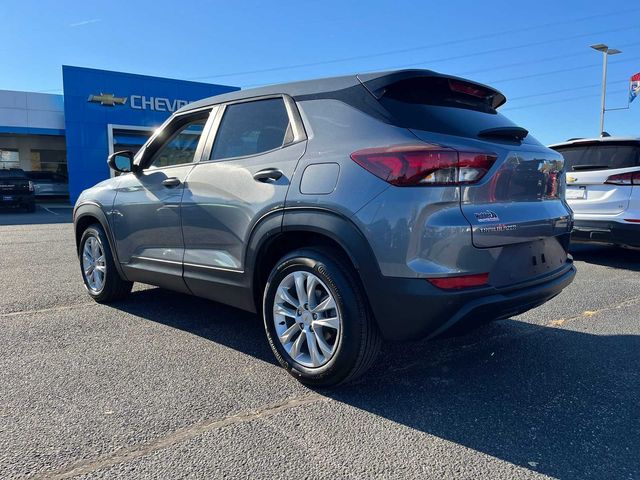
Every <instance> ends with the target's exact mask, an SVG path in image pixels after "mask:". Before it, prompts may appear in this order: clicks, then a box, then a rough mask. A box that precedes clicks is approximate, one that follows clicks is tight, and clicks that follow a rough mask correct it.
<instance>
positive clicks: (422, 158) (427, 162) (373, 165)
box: [351, 144, 498, 187]
mask: <svg viewBox="0 0 640 480" xmlns="http://www.w3.org/2000/svg"><path fill="white" fill-rule="evenodd" d="M351 158H352V159H353V161H354V162H356V163H357V164H358V165H360V166H361V167H363V168H364V169H366V170H367V171H369V172H371V173H373V174H374V175H375V176H376V177H378V178H381V179H382V180H384V181H386V182H389V183H390V184H392V185H395V186H397V187H416V186H442V185H462V184H471V183H476V182H478V181H479V180H480V179H481V178H482V177H484V176H485V174H486V173H487V172H488V171H489V169H490V168H491V166H492V165H493V164H494V162H495V161H496V159H497V158H498V157H497V155H495V154H494V153H486V152H467V151H458V150H455V149H453V148H450V147H442V146H439V145H428V144H424V145H396V146H391V147H382V148H366V149H364V150H358V151H357V152H353V153H352V154H351Z"/></svg>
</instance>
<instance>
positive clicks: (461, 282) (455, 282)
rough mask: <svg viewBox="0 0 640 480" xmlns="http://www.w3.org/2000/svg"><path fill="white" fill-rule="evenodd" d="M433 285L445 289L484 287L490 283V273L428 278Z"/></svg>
mask: <svg viewBox="0 0 640 480" xmlns="http://www.w3.org/2000/svg"><path fill="white" fill-rule="evenodd" d="M427 280H429V282H430V283H431V284H432V285H435V286H436V287H438V288H441V289H443V290H460V289H462V288H473V287H483V286H485V285H488V284H489V274H488V273H476V274H473V275H461V276H458V277H444V278H428V279H427Z"/></svg>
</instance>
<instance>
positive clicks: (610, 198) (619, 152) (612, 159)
mask: <svg viewBox="0 0 640 480" xmlns="http://www.w3.org/2000/svg"><path fill="white" fill-rule="evenodd" d="M557 151H559V152H560V153H561V154H562V155H563V157H564V159H565V163H566V169H567V175H566V179H567V190H566V198H567V202H569V205H571V208H572V209H573V211H574V212H575V213H576V214H586V215H617V214H619V213H622V212H624V211H625V210H626V209H627V208H628V207H629V200H630V198H631V192H632V189H631V188H630V187H629V186H628V185H616V184H615V183H614V182H611V183H607V180H608V179H609V177H612V176H614V175H620V174H624V173H628V172H634V171H637V170H638V167H640V146H639V145H638V142H626V141H620V142H616V141H602V142H600V141H596V142H584V143H583V142H580V143H576V144H571V145H567V146H562V147H558V148H557Z"/></svg>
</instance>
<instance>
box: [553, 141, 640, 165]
mask: <svg viewBox="0 0 640 480" xmlns="http://www.w3.org/2000/svg"><path fill="white" fill-rule="evenodd" d="M556 150H557V151H558V152H560V153H561V154H562V156H563V157H564V161H565V165H566V169H567V171H581V170H582V171H587V170H608V169H614V168H629V167H637V166H640V146H638V145H637V144H628V143H627V144H602V143H598V144H594V145H575V146H570V147H560V148H557V149H556Z"/></svg>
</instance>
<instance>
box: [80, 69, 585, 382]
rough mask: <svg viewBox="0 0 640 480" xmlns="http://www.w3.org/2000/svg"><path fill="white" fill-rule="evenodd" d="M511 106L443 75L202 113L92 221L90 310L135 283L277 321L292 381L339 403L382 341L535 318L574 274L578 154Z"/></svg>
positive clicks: (86, 270) (120, 161)
mask: <svg viewBox="0 0 640 480" xmlns="http://www.w3.org/2000/svg"><path fill="white" fill-rule="evenodd" d="M505 101H506V99H505V97H504V96H503V95H502V94H501V93H499V92H498V91H496V90H494V89H492V88H489V87H487V86H484V85H480V84H477V83H474V82H471V81H468V80H464V79H460V78H456V77H451V76H447V75H442V74H439V73H435V72H432V71H426V70H404V71H395V72H386V73H375V74H364V75H351V76H344V77H337V78H328V79H321V80H314V81H306V82H299V83H290V84H284V85H274V86H269V87H264V88H258V89H252V90H245V91H238V92H232V93H227V94H224V95H219V96H216V97H212V98H208V99H205V100H202V101H198V102H195V103H192V104H190V105H187V106H186V107H184V108H182V109H181V110H179V111H178V112H176V113H175V114H174V115H172V116H171V118H169V119H168V120H167V121H166V122H165V123H164V124H163V125H162V127H161V128H159V129H158V130H157V132H156V133H155V134H154V135H153V136H152V137H151V138H150V139H149V141H148V142H147V143H146V144H145V145H144V146H143V148H142V149H141V150H140V151H139V152H138V153H137V154H136V155H133V154H132V153H131V152H118V153H115V154H113V155H111V156H110V158H109V162H108V163H109V166H110V167H111V168H112V169H113V170H115V171H116V172H118V173H119V175H118V176H117V177H115V178H112V179H109V180H106V181H104V182H102V183H99V184H98V185H96V186H95V187H93V188H90V189H88V190H86V191H84V192H83V193H82V194H81V196H80V198H79V199H78V202H77V204H76V206H75V210H74V224H75V232H76V239H77V247H78V254H79V259H80V264H81V268H82V276H83V279H84V283H85V285H86V287H87V290H88V292H89V295H91V296H92V297H93V298H94V299H95V300H96V301H98V302H110V301H113V300H116V299H120V298H122V297H124V296H125V295H127V294H128V293H129V292H130V290H131V287H132V283H133V282H142V283H146V284H152V285H157V286H160V287H163V288H168V289H171V290H176V291H179V292H184V293H189V294H193V295H197V296H200V297H206V298H209V299H212V300H215V301H218V302H222V303H225V304H229V305H232V306H234V307H238V308H241V309H244V310H248V311H251V312H256V313H259V314H261V315H262V317H263V319H264V327H265V331H266V335H267V338H268V341H269V344H270V346H271V348H272V350H273V353H274V355H275V356H276V358H277V360H278V361H279V362H280V364H281V365H282V366H283V367H284V368H286V369H287V370H288V371H289V372H290V373H291V374H292V375H294V376H295V377H297V378H298V379H299V380H300V381H302V382H304V383H306V384H308V385H312V386H332V385H336V384H339V383H343V382H346V381H349V380H352V379H354V378H355V377H357V376H358V375H360V374H362V373H363V372H364V371H366V369H367V368H368V367H369V366H370V365H371V364H372V362H373V361H374V359H375V356H376V353H377V351H378V349H379V346H380V343H381V341H382V339H385V340H409V339H418V338H424V337H435V336H438V335H441V334H443V333H445V332H451V331H453V330H454V329H458V328H466V327H471V326H475V325H479V324H481V323H482V322H486V321H490V320H494V319H498V318H505V317H509V316H512V315H517V314H519V313H522V312H524V311H526V310H529V309H531V308H533V307H536V306H538V305H540V304H542V303H544V302H546V301H547V300H549V299H550V298H552V297H554V296H556V295H558V294H559V293H560V292H561V291H562V289H563V288H564V287H566V286H567V285H568V284H569V283H570V282H571V281H572V279H573V277H574V275H575V268H574V266H573V264H572V259H571V257H570V255H568V254H567V247H568V242H569V233H570V232H571V228H572V216H571V211H570V209H569V208H568V207H567V204H566V203H565V201H564V200H563V198H564V195H563V191H564V188H565V182H564V173H563V159H562V156H561V155H560V154H559V153H557V152H554V151H553V150H550V149H548V148H546V147H544V146H542V145H541V144H540V143H538V142H537V141H536V140H535V139H533V138H532V137H531V136H530V135H528V132H527V131H526V130H525V129H523V128H521V127H518V126H516V125H514V124H513V123H512V122H510V121H509V120H508V119H507V118H505V117H504V116H503V115H501V114H500V113H498V111H497V109H498V107H500V106H501V105H502V104H504V102H505Z"/></svg>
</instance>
